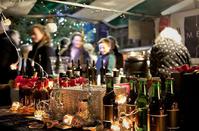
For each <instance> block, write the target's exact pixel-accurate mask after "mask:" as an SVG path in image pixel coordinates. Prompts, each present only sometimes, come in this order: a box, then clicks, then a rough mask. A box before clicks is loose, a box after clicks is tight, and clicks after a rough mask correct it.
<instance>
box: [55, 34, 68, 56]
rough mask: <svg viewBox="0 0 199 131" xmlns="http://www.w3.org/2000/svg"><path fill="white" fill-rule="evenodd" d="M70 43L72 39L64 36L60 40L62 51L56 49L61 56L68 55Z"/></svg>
mask: <svg viewBox="0 0 199 131" xmlns="http://www.w3.org/2000/svg"><path fill="white" fill-rule="evenodd" d="M69 43H70V39H69V38H66V37H63V38H62V39H61V41H60V51H58V52H57V51H56V53H58V55H60V56H67V49H68V46H69Z"/></svg>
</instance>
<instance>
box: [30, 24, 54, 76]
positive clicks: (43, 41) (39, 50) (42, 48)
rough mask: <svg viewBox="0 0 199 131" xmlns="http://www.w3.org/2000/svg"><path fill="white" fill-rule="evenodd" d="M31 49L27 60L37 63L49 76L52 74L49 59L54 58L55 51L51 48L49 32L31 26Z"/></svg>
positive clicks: (42, 28) (39, 26) (37, 26)
mask: <svg viewBox="0 0 199 131" xmlns="http://www.w3.org/2000/svg"><path fill="white" fill-rule="evenodd" d="M31 38H32V41H33V49H32V51H30V53H29V56H28V57H29V58H31V59H32V60H34V61H35V62H37V63H39V64H40V65H41V66H42V67H43V69H44V71H45V72H46V73H48V74H49V75H51V74H53V71H52V66H51V61H50V57H51V56H55V51H54V49H53V48H52V47H51V38H50V34H49V32H48V31H47V30H46V29H45V27H44V26H43V25H40V24H36V25H33V27H32V30H31Z"/></svg>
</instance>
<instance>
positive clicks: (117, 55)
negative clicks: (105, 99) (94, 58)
mask: <svg viewBox="0 0 199 131" xmlns="http://www.w3.org/2000/svg"><path fill="white" fill-rule="evenodd" d="M107 38H108V39H109V40H110V43H111V49H112V51H113V52H114V55H115V58H116V68H117V69H120V68H123V66H124V64H123V63H124V62H123V55H122V54H121V53H120V52H119V51H118V44H117V40H116V39H115V38H114V37H113V36H108V37H107Z"/></svg>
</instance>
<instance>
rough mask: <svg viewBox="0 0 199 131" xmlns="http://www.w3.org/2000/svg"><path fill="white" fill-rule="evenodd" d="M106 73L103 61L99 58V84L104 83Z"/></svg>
mask: <svg viewBox="0 0 199 131" xmlns="http://www.w3.org/2000/svg"><path fill="white" fill-rule="evenodd" d="M105 75H106V69H105V66H104V61H103V60H101V68H100V80H101V84H105V77H104V76H105Z"/></svg>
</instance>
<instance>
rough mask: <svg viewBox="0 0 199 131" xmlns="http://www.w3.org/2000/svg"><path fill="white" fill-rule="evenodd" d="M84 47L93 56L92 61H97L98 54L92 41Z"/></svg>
mask: <svg viewBox="0 0 199 131" xmlns="http://www.w3.org/2000/svg"><path fill="white" fill-rule="evenodd" d="M84 49H85V50H86V51H87V52H88V53H89V56H90V58H91V62H93V61H95V63H96V61H97V55H96V54H95V49H94V47H93V45H92V44H91V43H86V44H84Z"/></svg>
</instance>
